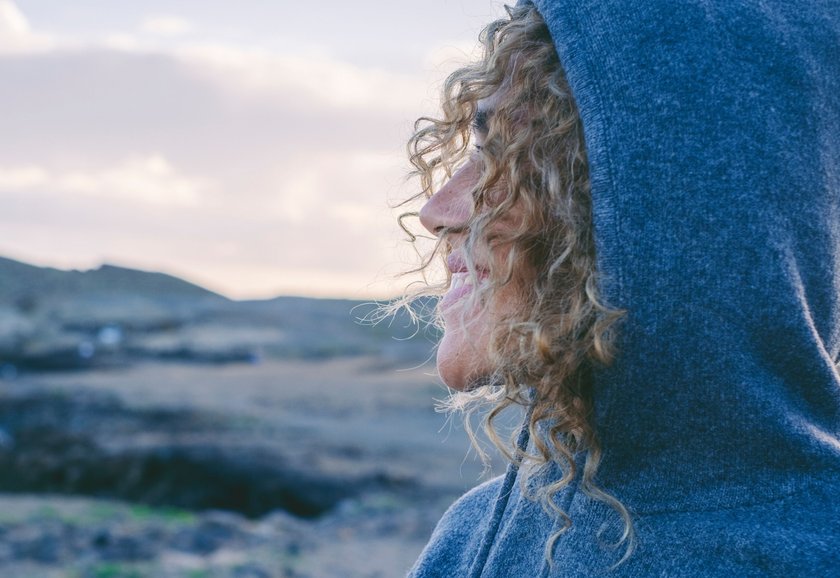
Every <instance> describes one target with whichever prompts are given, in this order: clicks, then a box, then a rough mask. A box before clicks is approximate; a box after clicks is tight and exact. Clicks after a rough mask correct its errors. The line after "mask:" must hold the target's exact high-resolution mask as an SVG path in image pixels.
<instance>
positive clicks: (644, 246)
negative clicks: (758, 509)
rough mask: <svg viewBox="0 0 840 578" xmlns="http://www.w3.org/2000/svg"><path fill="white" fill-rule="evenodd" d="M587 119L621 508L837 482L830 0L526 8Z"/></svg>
mask: <svg viewBox="0 0 840 578" xmlns="http://www.w3.org/2000/svg"><path fill="white" fill-rule="evenodd" d="M534 4H535V5H536V6H537V8H538V10H539V11H540V13H541V14H542V15H543V17H544V19H545V20H546V22H547V23H548V25H549V29H550V31H551V34H552V37H553V39H554V42H555V45H556V47H557V52H558V55H559V57H560V60H561V62H562V64H563V66H564V68H565V70H566V72H567V75H568V79H569V83H570V85H571V88H572V91H573V93H574V96H575V99H576V101H577V103H578V106H579V109H580V113H581V117H582V120H583V126H584V132H585V137H586V145H587V149H588V154H589V161H590V172H591V180H592V197H593V219H594V225H595V235H596V247H597V251H598V265H599V268H600V271H601V274H602V275H603V277H604V278H603V286H602V296H603V297H604V298H605V301H606V302H607V303H609V304H610V305H612V306H613V307H617V308H621V309H624V310H626V312H627V313H626V317H625V319H624V321H623V323H622V324H621V325H620V327H619V329H618V334H617V337H618V338H617V343H616V344H617V348H618V352H619V353H618V356H617V359H616V361H615V363H614V364H613V365H611V366H610V367H609V368H605V369H602V370H598V371H597V372H596V375H595V391H596V394H595V399H596V428H597V431H598V435H599V437H600V439H601V443H602V446H603V448H604V451H605V454H604V458H603V461H602V463H601V466H600V470H599V475H598V480H599V483H600V484H601V485H602V486H603V487H604V488H605V489H607V490H608V491H610V492H611V493H613V494H614V495H615V496H616V497H618V498H619V499H620V500H622V501H623V502H624V503H626V505H627V506H629V507H630V508H632V509H634V510H635V511H637V512H639V513H642V512H645V511H653V510H668V509H679V510H686V509H692V508H698V509H704V508H709V507H725V506H729V505H733V504H741V503H745V502H750V501H759V500H767V499H772V498H774V497H775V496H778V495H779V494H780V493H788V492H792V491H795V490H796V489H797V487H798V484H800V483H801V480H803V479H804V478H805V477H809V478H811V480H813V479H814V478H815V477H817V478H818V477H820V476H833V477H834V478H835V479H836V476H837V474H838V472H840V439H838V438H839V437H840V374H838V362H840V48H838V47H840V3H838V2H836V1H831V2H829V1H819V0H811V1H793V2H791V1H789V0H761V1H758V0H749V1H745V2H730V1H722V0H721V1H716V0H685V1H680V2H674V1H664V0H649V1H647V2H641V3H640V2H630V1H627V0H624V1H622V0H589V1H581V0H556V1H544V0H536V1H535V2H534Z"/></svg>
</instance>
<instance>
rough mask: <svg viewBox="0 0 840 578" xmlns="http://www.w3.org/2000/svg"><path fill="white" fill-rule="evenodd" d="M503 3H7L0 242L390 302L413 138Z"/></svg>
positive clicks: (262, 287) (33, 256)
mask: <svg viewBox="0 0 840 578" xmlns="http://www.w3.org/2000/svg"><path fill="white" fill-rule="evenodd" d="M502 12H503V6H502V3H501V2H498V1H496V0H424V2H399V3H397V2H381V1H379V0H376V1H374V0H360V1H357V2H347V1H345V0H328V1H321V2H289V1H285V0H239V1H237V2H235V3H234V2H230V1H229V0H228V1H224V2H222V1H221V0H144V2H131V3H129V2H113V1H112V0H76V1H74V2H66V1H63V0H15V1H11V0H0V256H4V257H9V258H12V259H19V260H22V261H26V262H29V263H32V264H36V265H41V266H52V267H59V268H64V269H71V268H75V269H90V268H95V267H98V266H99V265H101V264H102V263H109V264H113V265H121V266H126V267H134V268H139V269H145V270H154V271H163V272H166V273H171V274H174V275H178V276H180V277H183V278H185V279H187V280H189V281H192V282H195V283H198V284H200V285H203V286H205V287H207V288H209V289H212V290H215V291H218V292H220V293H222V294H224V295H227V296H229V297H232V298H236V299H246V298H264V297H273V296H276V295H281V294H283V295H306V296H314V297H327V296H329V297H352V298H384V297H389V296H393V295H395V294H396V293H398V292H399V291H400V290H401V289H402V288H404V287H405V285H406V283H407V282H408V281H407V280H406V279H405V278H399V277H398V273H399V272H400V271H403V270H405V269H406V268H408V267H409V266H410V265H411V264H413V263H414V260H413V257H412V251H411V250H410V247H409V246H408V245H407V243H405V242H404V241H403V240H402V239H403V237H402V234H401V233H400V231H399V228H398V227H397V225H396V215H397V214H398V213H399V210H397V209H394V208H392V207H393V205H394V204H395V203H396V202H397V201H399V200H401V199H404V198H406V197H408V196H410V195H411V194H413V193H414V192H415V191H416V188H417V183H416V182H413V181H407V180H406V177H407V174H408V172H409V169H410V167H409V164H408V162H407V161H406V158H405V141H406V139H407V138H408V136H409V135H410V133H411V127H412V124H413V122H414V120H415V119H416V118H417V117H418V116H420V115H422V114H428V113H433V112H434V111H435V110H436V103H437V94H438V91H439V88H440V85H441V83H442V81H443V79H444V78H445V76H446V74H447V73H448V72H450V71H451V70H453V69H454V68H455V67H457V66H458V65H459V64H462V63H463V62H465V61H466V60H467V59H468V58H469V57H470V54H472V53H474V50H475V47H476V45H477V37H478V33H479V31H480V29H481V28H482V26H483V25H485V24H486V23H487V22H489V21H490V20H492V19H493V18H496V17H498V16H499V15H500V14H501V13H502Z"/></svg>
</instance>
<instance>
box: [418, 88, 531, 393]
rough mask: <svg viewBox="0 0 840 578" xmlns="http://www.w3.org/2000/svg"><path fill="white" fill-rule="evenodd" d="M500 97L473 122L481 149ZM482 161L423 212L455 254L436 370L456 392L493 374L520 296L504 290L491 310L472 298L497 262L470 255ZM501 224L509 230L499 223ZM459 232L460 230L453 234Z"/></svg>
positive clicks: (469, 164) (486, 103)
mask: <svg viewBox="0 0 840 578" xmlns="http://www.w3.org/2000/svg"><path fill="white" fill-rule="evenodd" d="M495 100H496V99H495V98H493V97H491V98H489V99H485V100H482V101H479V103H478V108H477V113H476V119H475V121H474V123H473V132H474V134H473V138H474V142H475V145H476V148H477V149H480V148H481V146H482V143H483V141H484V139H485V138H486V136H487V119H488V118H489V117H490V116H491V115H492V113H493V107H494V103H495ZM481 170H482V162H481V160H480V158H478V153H476V154H473V156H472V157H471V158H469V159H468V160H467V161H466V162H465V163H464V164H463V165H462V166H461V167H460V169H459V170H457V171H456V172H455V173H454V174H453V175H452V177H451V178H450V179H449V180H448V181H447V182H446V183H445V184H444V185H443V186H442V187H441V188H440V189H439V190H438V191H437V192H435V193H434V194H433V195H432V196H431V197H430V198H429V199H428V201H427V202H426V203H425V205H424V206H423V208H422V209H421V210H420V222H421V223H422V224H423V226H424V227H425V228H426V229H427V230H428V231H429V232H431V233H432V234H434V235H436V236H440V235H443V234H445V235H446V242H448V243H449V246H450V248H451V251H450V253H449V256H448V259H447V266H448V268H449V271H450V274H451V283H450V287H449V290H448V292H447V293H446V295H444V296H443V297H442V299H441V300H440V302H439V303H438V310H439V312H440V314H441V317H442V319H443V323H444V334H443V337H442V338H441V341H440V343H439V344H438V349H437V369H438V373H439V375H440V377H441V379H442V380H443V382H444V383H445V384H446V385H447V386H449V387H450V388H452V389H457V390H466V389H470V388H472V387H474V386H475V385H477V384H480V383H482V382H483V381H485V379H486V378H487V377H489V376H490V375H491V374H492V373H493V370H494V367H493V364H492V362H491V359H490V341H491V339H492V332H493V327H494V326H495V324H496V323H498V321H499V319H501V318H502V317H503V316H504V315H506V314H507V313H508V312H510V311H512V309H513V307H514V305H515V303H517V300H518V294H517V292H516V291H515V289H514V288H513V287H512V286H505V287H504V288H503V289H502V290H501V293H502V294H499V295H495V296H494V299H493V300H492V302H491V303H490V305H489V306H487V307H483V306H480V305H478V304H476V303H475V301H474V300H471V299H469V297H470V296H471V295H472V294H473V292H474V291H475V290H476V289H477V288H476V287H475V286H474V284H475V283H476V282H477V283H479V284H481V283H486V282H488V278H489V273H490V267H491V263H490V260H492V259H498V258H499V255H498V254H497V253H498V250H497V251H496V252H490V251H477V252H478V254H470V255H467V254H466V251H467V245H466V239H467V235H468V232H467V229H468V226H469V222H470V219H471V217H472V216H473V207H474V200H473V195H472V193H473V191H474V190H475V188H476V184H477V183H478V181H479V179H480V177H481ZM500 226H502V227H504V226H510V221H508V224H507V225H506V224H500ZM451 229H455V230H456V231H458V232H452V231H451ZM468 260H469V261H471V262H472V263H473V264H474V268H475V275H471V274H470V272H469V270H468V266H467V263H468Z"/></svg>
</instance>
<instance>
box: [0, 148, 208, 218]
mask: <svg viewBox="0 0 840 578" xmlns="http://www.w3.org/2000/svg"><path fill="white" fill-rule="evenodd" d="M208 188H210V183H209V181H208V180H207V179H205V178H197V177H187V176H184V175H181V174H179V173H178V172H177V171H176V170H175V169H174V168H173V167H172V165H171V164H170V163H169V162H168V161H167V160H166V159H165V158H163V157H162V156H161V155H159V154H153V155H149V156H145V157H136V156H135V157H129V158H127V159H126V160H124V161H123V162H122V163H119V164H117V165H115V166H113V167H109V168H104V169H100V170H94V171H90V170H69V171H50V170H47V169H46V168H44V167H41V166H37V165H26V166H19V167H0V189H5V190H9V191H18V192H20V191H36V192H41V193H44V194H55V193H61V194H70V195H88V196H94V197H103V198H113V199H118V200H123V201H134V202H139V203H147V204H155V205H172V206H179V207H186V206H195V205H197V204H198V203H199V201H200V200H201V193H202V192H203V191H205V190H207V189H208Z"/></svg>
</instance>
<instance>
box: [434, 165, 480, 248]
mask: <svg viewBox="0 0 840 578" xmlns="http://www.w3.org/2000/svg"><path fill="white" fill-rule="evenodd" d="M477 179H478V167H477V164H476V163H475V162H473V161H468V162H467V164H465V165H464V166H462V167H461V168H460V169H458V170H457V171H456V172H455V174H453V175H452V177H451V178H450V179H449V180H448V181H447V182H446V184H444V185H443V186H442V187H441V188H440V189H439V190H438V191H437V192H436V193H435V194H434V195H432V196H431V198H429V200H428V201H426V204H425V205H423V208H422V209H420V223H422V225H423V226H424V227H425V228H426V229H427V230H428V231H429V232H430V233H432V234H434V235H440V233H441V231H443V229H445V228H450V227H459V226H462V225H464V224H466V222H467V221H468V220H469V218H470V214H471V213H472V209H473V198H472V191H473V189H474V188H475V184H476V182H477Z"/></svg>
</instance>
